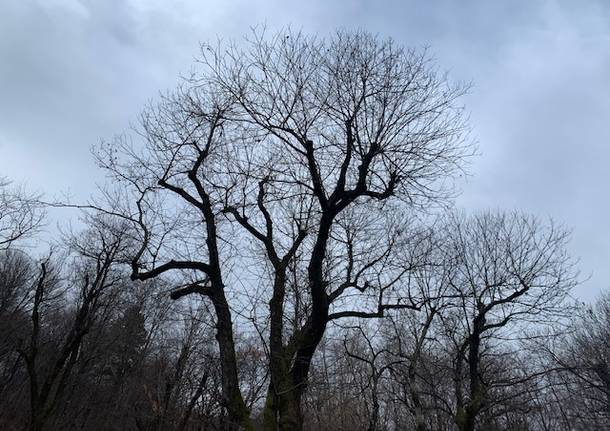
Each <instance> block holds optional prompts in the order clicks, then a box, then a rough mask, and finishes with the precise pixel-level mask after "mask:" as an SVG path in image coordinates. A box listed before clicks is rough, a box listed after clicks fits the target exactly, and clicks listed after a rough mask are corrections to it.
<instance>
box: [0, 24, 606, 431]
mask: <svg viewBox="0 0 610 431" xmlns="http://www.w3.org/2000/svg"><path fill="white" fill-rule="evenodd" d="M467 91H468V87H467V86H466V85H464V84H461V83H454V82H452V81H451V80H450V79H449V77H448V75H447V74H445V73H443V72H442V70H440V69H439V67H438V66H437V65H436V64H435V63H434V61H432V60H431V58H430V57H429V56H428V54H427V52H426V51H419V50H414V49H407V48H403V47H401V46H399V45H397V44H396V43H395V42H393V41H392V40H388V39H382V38H379V37H377V36H374V35H371V34H368V33H366V32H337V33H336V34H335V35H334V36H332V37H329V38H327V39H322V38H317V37H312V36H308V35H305V34H302V33H298V32H292V31H285V32H281V33H277V34H265V33H264V32H253V33H252V34H251V35H250V36H249V38H247V39H246V40H245V42H243V43H241V44H224V43H219V44H218V45H202V47H201V52H200V55H199V56H198V59H197V63H196V67H195V68H194V71H193V74H192V75H190V76H188V77H186V78H183V79H182V80H181V82H180V84H179V85H178V87H177V88H176V89H175V90H173V91H170V92H167V93H164V94H163V95H162V96H161V97H160V98H159V100H158V101H157V102H155V103H152V104H150V105H149V106H147V107H146V108H145V109H144V110H143V111H142V114H141V116H140V118H139V122H138V125H137V126H135V128H134V130H133V131H132V132H131V133H129V134H123V135H119V136H117V137H115V138H113V139H111V140H108V141H104V142H102V143H101V144H100V145H98V146H97V147H96V148H95V149H94V156H95V159H96V162H97V163H98V165H99V166H100V168H101V169H103V170H104V172H105V173H106V175H107V182H106V184H105V185H103V186H102V187H101V188H100V189H99V190H97V191H92V193H91V198H90V200H89V201H87V202H64V201H61V202H59V201H54V202H49V201H48V199H47V198H45V197H44V196H41V195H37V194H34V193H32V192H31V191H29V190H27V189H25V188H24V187H21V186H19V185H16V184H14V183H12V182H10V181H9V179H0V428H1V429H2V430H32V431H41V430H58V431H59V430H61V431H64V430H100V431H103V430H141V431H143V430H150V431H153V430H155V431H161V430H176V431H194V430H242V429H243V430H259V429H260V430H346V431H347V430H369V431H375V430H410V429H413V430H417V431H426V430H428V431H432V430H460V431H473V430H488V431H493V430H511V431H525V430H532V431H533V430H548V431H551V430H553V431H555V430H565V431H568V430H603V429H610V369H609V366H610V346H609V345H608V340H610V296H609V295H608V294H605V293H604V294H602V295H601V296H600V298H599V299H598V301H597V302H596V303H595V304H593V305H587V304H583V303H579V302H577V301H576V300H575V299H574V298H575V297H577V294H578V292H577V289H578V285H579V280H580V276H579V272H578V268H577V261H576V260H575V259H574V258H573V257H572V256H570V255H569V253H568V251H567V249H568V244H569V237H570V235H569V230H568V229H566V228H565V227H563V226H561V225H560V224H558V223H556V222H554V221H553V220H550V219H549V220H543V219H540V218H537V217H535V216H533V215H529V214H523V213H520V212H517V211H512V210H511V209H508V210H489V211H484V212H470V211H467V210H464V209H462V210H459V209H455V208H453V206H452V199H453V197H455V195H456V193H458V192H459V190H458V189H457V185H459V184H461V183H460V182H459V178H461V177H462V176H464V175H467V174H468V164H469V162H470V161H471V160H472V158H473V157H476V154H477V149H476V148H475V146H474V145H473V143H472V142H473V140H472V139H471V137H470V135H469V127H468V122H467V115H466V114H465V108H464V107H463V106H462V104H461V99H462V96H463V95H464V94H465V93H466V92H467ZM482 147H483V148H482V149H483V150H484V143H483V145H482ZM49 207H59V208H64V207H65V208H77V209H79V210H80V214H81V216H80V220H79V222H78V223H75V224H74V225H75V226H77V227H70V226H69V225H68V224H66V225H65V226H63V227H62V228H61V229H60V232H59V233H58V234H57V235H56V238H53V241H52V242H51V244H50V245H49V246H48V247H46V246H41V245H38V246H36V247H34V246H33V245H34V244H37V242H38V241H39V239H40V238H42V236H43V232H44V229H45V223H46V222H47V218H46V212H47V211H48V208H49Z"/></svg>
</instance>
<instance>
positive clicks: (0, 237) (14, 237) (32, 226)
mask: <svg viewBox="0 0 610 431" xmlns="http://www.w3.org/2000/svg"><path fill="white" fill-rule="evenodd" d="M44 215H45V214H44V211H43V210H42V207H41V205H40V204H39V202H38V196H36V195H33V194H30V193H28V192H27V191H26V190H25V188H24V187H20V186H14V185H12V184H11V182H10V181H8V180H7V179H5V178H2V177H0V252H2V251H4V250H6V249H7V248H9V247H10V246H11V244H13V243H15V242H16V241H19V240H24V239H26V238H28V237H30V236H32V235H33V234H35V233H36V232H37V230H38V228H39V227H40V226H41V224H42V222H43V220H44Z"/></svg>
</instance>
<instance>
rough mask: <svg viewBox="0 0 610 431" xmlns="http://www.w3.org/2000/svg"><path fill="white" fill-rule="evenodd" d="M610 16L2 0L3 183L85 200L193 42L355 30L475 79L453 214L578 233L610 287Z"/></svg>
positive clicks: (564, 7)
mask: <svg viewBox="0 0 610 431" xmlns="http://www.w3.org/2000/svg"><path fill="white" fill-rule="evenodd" d="M609 11H610V7H609V6H606V4H605V2H602V1H597V2H595V1H592V2H587V4H586V7H585V6H584V5H583V4H582V3H579V4H576V3H574V2H567V1H559V0H547V1H541V2H527V1H521V2H515V1H494V2H480V1H462V2H455V1H451V0H438V1H435V2H417V1H399V0H390V1H386V2H378V1H364V0H358V1H356V0H353V1H348V0H344V1H331V2H329V1H323V0H315V1H311V2H294V3H292V4H288V3H287V2H285V1H278V0H270V1H265V2H251V1H245V0H238V1H233V0H228V1H222V2H220V1H219V2H200V1H195V0H192V1H186V0H185V1H179V2H171V3H169V2H163V1H143V0H139V1H119V0H112V1H95V0H83V1H78V0H61V1H60V0H55V1H52V2H50V1H45V2H42V1H40V2H34V1H17V0H15V1H10V0H9V2H4V3H3V4H2V6H0V62H1V63H0V174H6V175H8V176H10V177H12V178H14V179H15V180H21V181H23V180H26V181H28V182H29V183H30V184H31V185H32V186H34V187H35V188H39V189H44V190H45V191H47V192H48V193H50V194H51V195H52V194H56V193H58V192H60V191H65V190H67V189H70V190H71V191H72V192H73V193H74V195H75V196H76V197H78V198H81V199H84V198H86V196H87V195H88V194H89V193H90V192H91V191H92V190H93V189H94V185H95V182H96V181H98V182H99V181H101V180H102V179H101V178H100V173H99V172H98V171H96V170H95V168H94V165H93V161H92V159H91V157H90V154H89V148H90V146H91V145H93V144H95V143H97V142H98V141H99V140H100V139H101V138H110V137H111V136H112V135H113V134H114V133H120V132H122V131H124V130H125V129H126V128H127V127H128V126H129V122H130V121H134V120H135V119H136V116H137V114H138V112H139V110H140V109H141V108H142V106H143V105H144V104H145V103H146V101H148V100H150V99H154V97H156V94H157V92H158V91H159V90H164V89H167V88H171V87H172V86H174V85H175V84H176V83H177V77H178V75H179V73H181V72H186V71H188V70H189V68H190V67H191V66H192V60H193V57H194V56H195V55H196V54H197V49H198V42H199V41H207V40H214V39H215V38H216V36H219V37H222V38H225V39H227V38H234V37H240V36H241V35H243V34H245V33H247V32H248V30H249V27H250V26H253V25H257V24H261V23H266V24H267V26H268V27H269V28H270V29H271V30H273V29H277V28H281V27H284V26H286V25H291V26H292V27H293V28H297V29H303V30H304V31H306V32H318V33H321V34H322V35H323V34H325V33H328V32H331V31H333V30H335V29H336V28H365V29H368V30H370V31H373V32H378V33H380V34H381V35H386V36H391V37H393V38H395V39H397V40H398V41H400V42H401V43H404V44H406V45H412V46H425V45H430V47H431V52H432V53H433V54H434V55H435V57H436V58H437V59H438V63H439V66H440V67H442V68H447V69H449V72H450V75H451V76H452V77H453V78H455V79H460V80H466V81H472V82H473V84H474V87H473V90H472V93H471V94H470V95H469V96H468V97H467V98H466V99H465V103H466V106H467V108H468V109H469V111H470V112H471V116H472V122H471V123H472V127H473V136H474V137H475V138H476V139H477V140H478V142H479V147H480V151H481V153H482V156H481V157H479V158H478V159H477V160H475V161H474V163H473V167H472V174H473V176H472V177H471V178H469V179H468V181H467V182H465V184H464V186H463V188H464V193H463V195H462V196H461V197H460V198H459V199H458V205H459V206H461V207H465V208H486V207H500V208H513V207H517V208H521V209H523V210H526V211H530V212H533V213H535V214H538V215H540V216H543V217H546V216H547V215H551V216H553V217H554V218H555V219H556V220H557V221H559V222H563V223H565V224H566V225H568V226H573V228H574V241H573V253H574V254H576V255H579V256H581V258H582V267H583V271H584V272H585V273H589V272H592V273H593V277H592V278H591V280H589V281H588V282H587V283H586V284H585V285H584V286H583V288H582V290H581V291H580V293H579V295H581V296H582V297H585V298H590V297H592V296H593V295H595V294H596V292H598V291H599V289H601V288H607V287H610V286H609V284H610V283H608V282H607V281H606V280H607V279H608V278H610V269H608V265H607V262H608V260H609V259H610V241H608V240H609V239H610V223H609V222H608V221H607V216H606V215H607V214H608V212H609V210H610V204H609V203H608V192H607V187H608V184H609V183H610V181H609V180H610V170H609V169H607V167H606V165H607V164H608V159H609V158H610V150H609V149H608V139H609V138H610V132H609V131H608V127H607V118H608V117H609V115H610V100H609V99H608V98H607V96H606V94H607V92H608V88H609V84H610V82H609V80H610V74H609V73H608V72H609V66H610V44H609V42H610V28H609V23H610V20H609V19H608V18H609V17H610V16H609Z"/></svg>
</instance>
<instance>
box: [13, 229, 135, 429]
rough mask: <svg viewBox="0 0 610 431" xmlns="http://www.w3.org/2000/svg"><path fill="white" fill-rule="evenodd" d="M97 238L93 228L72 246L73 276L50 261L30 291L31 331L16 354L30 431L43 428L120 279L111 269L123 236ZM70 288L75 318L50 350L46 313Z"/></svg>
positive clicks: (117, 232) (114, 231) (108, 232)
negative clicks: (25, 386)
mask: <svg viewBox="0 0 610 431" xmlns="http://www.w3.org/2000/svg"><path fill="white" fill-rule="evenodd" d="M100 233H101V231H99V230H96V229H95V228H92V229H91V230H90V231H89V232H87V233H86V234H81V236H80V238H79V239H77V240H75V244H79V245H81V248H80V251H81V253H80V254H79V255H78V256H76V257H75V258H74V259H75V260H74V261H73V262H72V263H71V265H70V267H71V268H70V269H71V270H73V271H74V272H73V273H71V274H67V275H66V276H64V275H63V274H62V273H61V268H60V265H59V264H58V263H57V261H55V262H54V261H53V260H52V256H49V257H48V258H45V259H43V260H42V261H41V262H40V270H39V271H38V274H37V276H36V279H35V283H34V286H33V289H32V290H33V295H32V300H31V308H30V311H29V314H30V320H31V325H30V331H29V334H28V337H27V339H26V340H23V344H22V346H20V347H19V348H18V349H17V351H18V353H19V354H20V356H21V357H22V359H23V361H24V363H25V368H26V370H27V374H28V381H29V397H30V410H31V420H30V429H31V430H32V431H39V430H42V429H44V428H45V424H46V422H47V420H48V418H49V416H50V415H51V413H52V412H53V410H54V409H55V407H56V405H57V402H58V401H59V400H60V399H61V397H62V395H63V393H64V390H65V388H66V384H67V382H68V379H69V378H70V376H71V374H72V371H73V369H74V366H75V364H76V362H77V359H78V357H79V353H80V349H81V346H82V343H83V339H84V337H85V336H86V335H87V333H88V332H89V330H90V329H91V327H92V325H93V323H94V321H95V319H96V317H97V314H98V311H99V309H100V308H101V307H102V306H103V305H104V304H105V303H106V301H108V296H107V295H104V294H105V293H107V292H108V291H109V290H111V289H112V287H113V286H115V285H117V284H118V283H119V281H120V280H121V278H122V277H121V275H120V273H117V272H116V271H115V270H114V266H113V265H114V264H115V263H116V262H117V260H118V258H119V254H120V253H121V252H122V251H123V240H124V237H123V234H122V232H121V230H120V229H118V228H115V229H112V230H106V231H105V232H104V234H105V235H104V236H102V237H101V238H100V237H98V236H97V234H100ZM66 284H67V285H66ZM76 286H77V287H76ZM70 287H76V288H75V289H74V293H76V295H77V297H76V298H75V302H76V308H75V310H74V313H73V318H72V320H71V321H70V322H69V323H68V325H67V327H66V328H65V334H63V337H62V340H61V342H60V344H59V345H58V346H52V348H53V349H52V350H49V349H48V348H47V344H48V343H47V342H46V340H47V338H48V334H47V333H46V332H47V331H46V330H45V329H46V328H45V327H46V326H48V323H47V321H46V319H45V315H46V314H47V311H49V310H51V311H52V305H53V302H56V301H57V300H59V299H61V297H62V296H64V295H67V294H70V293H72V292H71V291H72V289H70Z"/></svg>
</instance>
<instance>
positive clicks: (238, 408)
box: [211, 289, 254, 430]
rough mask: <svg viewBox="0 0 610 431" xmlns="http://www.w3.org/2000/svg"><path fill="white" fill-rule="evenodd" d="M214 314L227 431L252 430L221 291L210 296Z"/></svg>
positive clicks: (228, 315)
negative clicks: (226, 414) (229, 422)
mask: <svg viewBox="0 0 610 431" xmlns="http://www.w3.org/2000/svg"><path fill="white" fill-rule="evenodd" d="M211 299H212V303H213V305H214V311H215V312H216V319H217V323H216V340H217V341H218V349H219V353H220V369H221V380H222V395H223V398H224V403H225V408H226V409H227V412H228V414H229V418H230V420H231V424H230V425H229V428H228V429H229V430H239V429H245V430H253V429H254V426H253V424H252V421H251V419H250V412H249V411H248V409H247V407H246V404H245V403H244V399H243V397H242V394H241V391H240V389H239V380H238V377H237V357H236V355H235V341H234V339H233V322H232V321H231V312H230V310H229V305H228V303H227V300H226V298H225V295H224V291H223V290H220V289H219V290H217V291H216V292H215V293H214V295H212V296H211Z"/></svg>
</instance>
